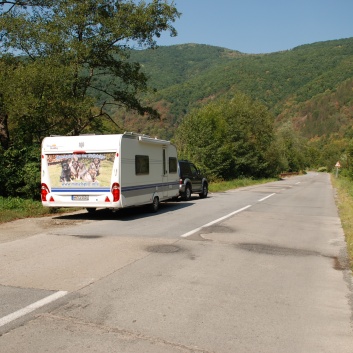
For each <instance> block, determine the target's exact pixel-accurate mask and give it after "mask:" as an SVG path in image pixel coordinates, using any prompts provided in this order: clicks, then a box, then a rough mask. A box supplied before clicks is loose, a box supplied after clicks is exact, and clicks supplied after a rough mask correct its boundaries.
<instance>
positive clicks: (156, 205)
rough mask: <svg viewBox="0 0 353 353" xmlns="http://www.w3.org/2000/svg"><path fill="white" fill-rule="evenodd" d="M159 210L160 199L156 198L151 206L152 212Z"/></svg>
mask: <svg viewBox="0 0 353 353" xmlns="http://www.w3.org/2000/svg"><path fill="white" fill-rule="evenodd" d="M158 209H159V198H158V197H157V196H155V197H154V199H153V202H152V204H151V212H157V211H158Z"/></svg>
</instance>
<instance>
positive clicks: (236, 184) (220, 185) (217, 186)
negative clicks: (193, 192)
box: [209, 178, 278, 192]
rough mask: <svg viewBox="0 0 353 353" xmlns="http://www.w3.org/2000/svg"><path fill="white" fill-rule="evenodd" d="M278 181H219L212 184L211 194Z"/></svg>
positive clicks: (210, 187)
mask: <svg viewBox="0 0 353 353" xmlns="http://www.w3.org/2000/svg"><path fill="white" fill-rule="evenodd" d="M276 180H278V179H258V180H254V179H246V178H244V179H234V180H230V181H219V182H212V183H210V185H209V191H210V192H222V191H227V190H232V189H237V188H241V187H244V186H251V185H259V184H265V183H269V182H271V181H276Z"/></svg>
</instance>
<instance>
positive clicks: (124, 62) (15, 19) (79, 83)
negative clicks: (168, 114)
mask: <svg viewBox="0 0 353 353" xmlns="http://www.w3.org/2000/svg"><path fill="white" fill-rule="evenodd" d="M0 14H1V17H0V25H1V26H0V27H1V28H2V30H1V32H0V38H1V43H0V45H1V50H2V52H10V53H11V52H12V53H16V54H17V55H22V56H23V61H22V64H21V66H20V68H21V69H22V70H24V71H22V72H21V73H20V74H21V75H22V80H26V79H28V80H29V81H32V82H35V81H39V82H40V83H42V84H43V85H44V86H45V90H44V91H43V89H39V90H38V91H35V90H34V89H33V90H32V88H33V86H28V88H29V89H30V90H32V92H31V93H32V95H33V98H34V99H36V100H37V101H38V103H40V104H39V105H40V107H39V106H38V104H37V108H38V110H37V111H36V114H35V115H36V116H35V118H34V119H33V120H31V119H28V117H27V115H26V114H25V115H22V120H26V123H25V124H26V126H27V129H28V127H29V126H30V127H31V129H30V130H31V131H32V132H35V133H36V134H39V135H41V136H43V135H46V134H48V133H49V132H50V133H58V132H59V133H62V132H63V130H64V131H65V132H66V133H69V134H78V133H81V132H84V131H87V130H89V129H90V128H91V127H92V124H94V123H95V122H97V120H99V118H101V117H107V118H109V115H108V113H107V109H106V108H107V106H109V105H112V104H114V105H119V106H121V107H124V108H127V109H134V110H137V111H138V112H139V113H140V114H141V115H145V114H150V115H152V116H158V113H157V112H156V111H155V110H153V109H152V108H150V107H147V106H144V105H143V104H142V103H141V102H140V101H139V99H138V98H137V95H138V93H140V92H143V91H146V90H147V88H148V87H147V77H146V75H145V74H143V73H142V71H141V70H140V65H139V64H138V63H135V62H131V61H129V50H130V49H131V47H134V46H137V47H143V48H155V47H156V38H158V37H159V36H160V35H161V33H162V32H163V31H170V33H171V35H172V36H175V35H176V31H175V29H174V27H173V26H172V25H171V24H172V23H173V22H174V20H175V19H176V17H179V15H180V14H179V13H178V12H177V10H176V8H175V6H174V4H173V3H172V4H171V5H170V4H168V3H167V1H161V0H153V1H150V2H145V1H139V2H138V3H136V2H135V1H131V0H119V1H109V0H80V1H76V0H55V1H54V0H37V1H36V0H29V1H25V0H13V1H1V2H0ZM27 65H28V66H27ZM24 67H26V68H27V70H26V69H24ZM25 75H26V76H25ZM36 75H37V76H36ZM31 76H32V77H31ZM43 85H42V88H43ZM37 86H40V84H39V83H38V84H37ZM38 88H39V87H38ZM0 93H3V92H1V91H0ZM93 97H95V98H93ZM39 101H40V102H39ZM11 104H12V102H8V101H6V100H5V101H4V102H3V106H5V107H6V106H10V105H11ZM22 105H23V104H22ZM54 106H55V107H54ZM49 107H50V108H52V109H53V110H54V112H53V113H52V112H50V113H49V111H48V109H49ZM6 109H9V108H7V107H6ZM43 110H44V111H46V112H44V111H43ZM17 115H18V114H17ZM8 117H9V119H12V116H11V115H9V116H8ZM39 120H41V121H40V124H39ZM17 122H18V121H17ZM32 123H33V124H32ZM16 125H17V126H18V124H16ZM38 125H40V128H39V127H38ZM63 127H65V128H64V129H63Z"/></svg>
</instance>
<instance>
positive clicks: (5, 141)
mask: <svg viewBox="0 0 353 353" xmlns="http://www.w3.org/2000/svg"><path fill="white" fill-rule="evenodd" d="M7 120H8V115H7V114H0V144H1V147H2V148H3V149H5V150H7V149H8V148H9V144H10V135H9V128H8V126H7Z"/></svg>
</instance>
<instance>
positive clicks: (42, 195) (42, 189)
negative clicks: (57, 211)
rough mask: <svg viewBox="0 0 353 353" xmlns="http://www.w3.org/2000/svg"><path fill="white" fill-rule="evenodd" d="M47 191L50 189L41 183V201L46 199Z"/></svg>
mask: <svg viewBox="0 0 353 353" xmlns="http://www.w3.org/2000/svg"><path fill="white" fill-rule="evenodd" d="M49 192H50V191H49V188H48V186H47V184H44V183H42V188H41V192H40V194H41V197H42V201H48V200H47V195H48V194H49Z"/></svg>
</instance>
